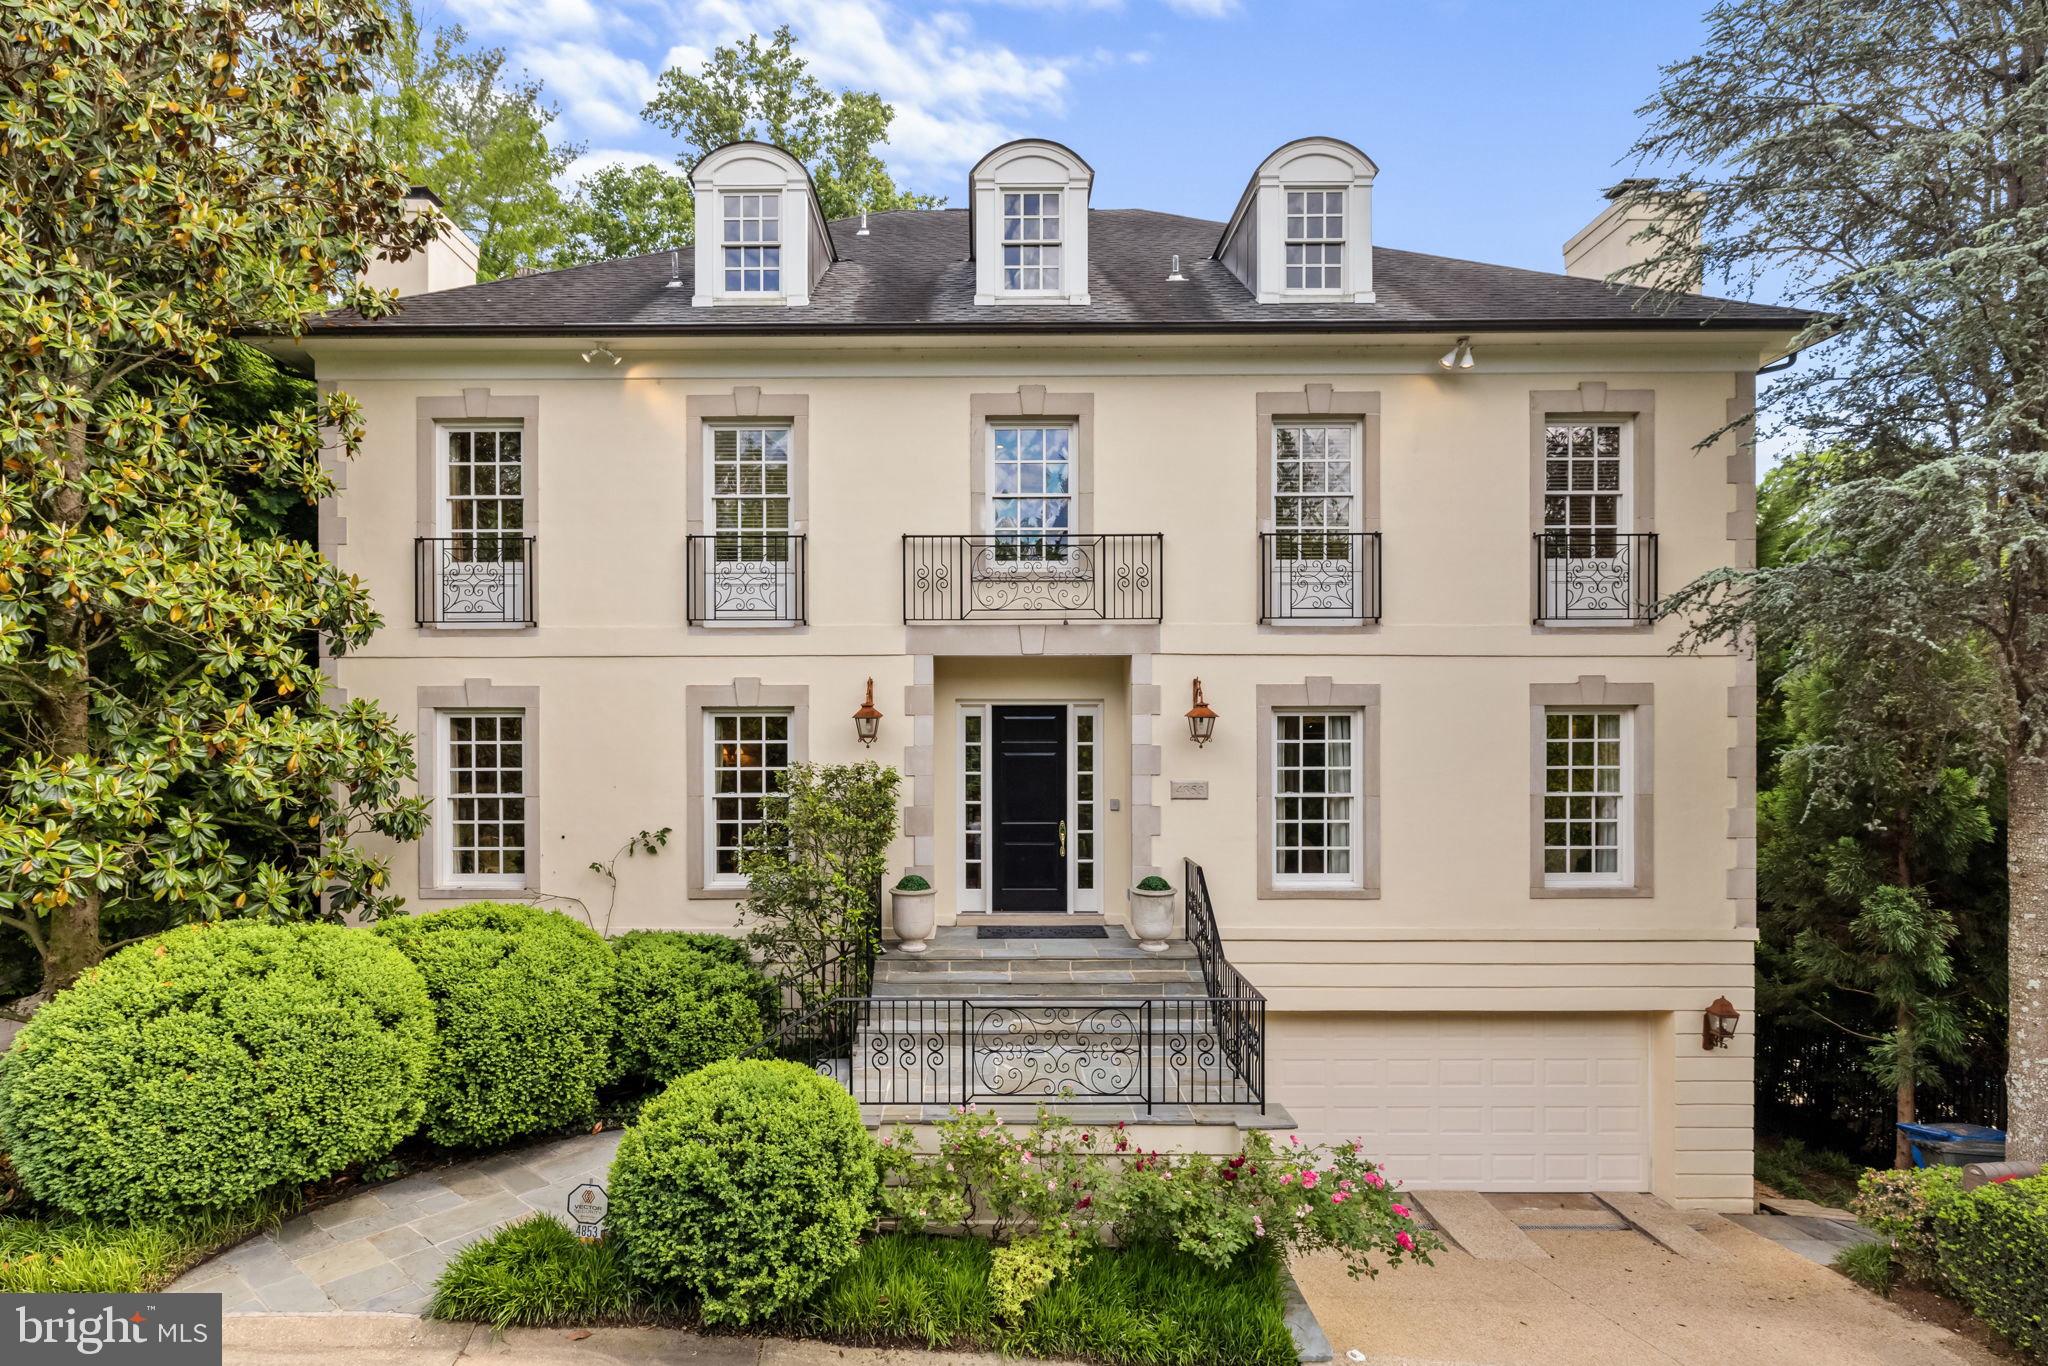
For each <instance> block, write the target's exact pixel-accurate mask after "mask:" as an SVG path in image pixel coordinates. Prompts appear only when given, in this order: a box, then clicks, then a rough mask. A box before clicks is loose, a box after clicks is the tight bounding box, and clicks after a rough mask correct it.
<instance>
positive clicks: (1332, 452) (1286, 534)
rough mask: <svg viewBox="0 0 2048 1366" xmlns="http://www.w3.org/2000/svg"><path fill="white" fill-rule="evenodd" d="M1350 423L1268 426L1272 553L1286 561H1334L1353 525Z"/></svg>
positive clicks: (1354, 443) (1342, 554) (1347, 545)
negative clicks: (1274, 535) (1270, 433)
mask: <svg viewBox="0 0 2048 1366" xmlns="http://www.w3.org/2000/svg"><path fill="white" fill-rule="evenodd" d="M1357 448H1358V429H1357V428H1356V427H1355V426H1353V425H1351V424H1349V423H1335V424H1331V423H1296V422H1286V423H1277V424H1275V426H1274V428H1273V529H1274V531H1276V532H1277V533H1279V534H1278V536H1277V538H1276V543H1275V553H1276V554H1277V555H1278V556H1279V558H1281V559H1285V560H1339V559H1345V558H1347V557H1348V556H1349V554H1350V549H1351V542H1350V537H1349V535H1348V534H1346V533H1348V532H1350V531H1351V530H1352V528H1353V527H1354V526H1356V525H1357V522H1356V520H1355V517H1356V499H1357V492H1356V481H1355V479H1354V477H1353V476H1354V466H1353V453H1354V452H1355V451H1356V450H1357Z"/></svg>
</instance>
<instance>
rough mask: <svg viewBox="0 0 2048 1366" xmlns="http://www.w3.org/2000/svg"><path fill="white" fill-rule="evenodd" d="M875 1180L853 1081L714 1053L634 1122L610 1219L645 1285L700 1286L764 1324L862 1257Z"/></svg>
mask: <svg viewBox="0 0 2048 1366" xmlns="http://www.w3.org/2000/svg"><path fill="white" fill-rule="evenodd" d="M876 1181H877V1177H876V1168H875V1144H874V1140H873V1139H871V1138H869V1137H868V1133H867V1130H866V1129H865V1128H864V1127H863V1126H862V1125H861V1119H860V1107H859V1106H858V1105H856V1104H855V1103H854V1100H853V1097H852V1096H850V1095H848V1094H847V1092H846V1088H845V1087H843V1086H840V1085H839V1084H837V1083H835V1082H832V1081H829V1080H827V1079H826V1078H824V1077H821V1076H819V1075H817V1074H816V1073H815V1072H812V1071H810V1070H809V1069H808V1068H804V1067H799V1066H797V1065H796V1064H794V1063H786V1062H737V1061H736V1062H721V1063H713V1064H712V1065H711V1066H709V1067H706V1068H704V1069H703V1070H701V1071H697V1072H692V1073H691V1074H690V1075H688V1076H686V1077H684V1078H683V1079H682V1080H680V1081H678V1082H676V1083H675V1084H674V1085H673V1086H671V1087H669V1088H668V1090H666V1091H664V1092H662V1094H661V1095H659V1096H657V1097H655V1099H653V1100H652V1101H650V1102H648V1104H647V1108H646V1109H644V1110H642V1111H641V1112H640V1120H639V1122H638V1123H637V1124H635V1125H634V1126H633V1127H632V1128H631V1129H629V1130H627V1131H626V1136H625V1138H624V1139H622V1140H621V1141H620V1143H619V1152H618V1156H617V1157H616V1158H615V1159H614V1160H613V1163H612V1170H611V1179H610V1183H609V1186H608V1190H609V1193H610V1195H611V1221H610V1222H611V1229H612V1232H613V1233H614V1234H616V1235H617V1237H618V1239H619V1242H620V1244H621V1254H622V1255H623V1257H624V1258H625V1261H626V1265H627V1266H628V1267H629V1268H630V1269H631V1270H632V1272H633V1273H634V1275H635V1276H637V1277H638V1278H639V1279H640V1280H641V1281H642V1282H644V1283H645V1284H647V1285H649V1286H652V1287H654V1288H655V1289H656V1290H657V1291H666V1292H671V1293H674V1292H683V1293H688V1294H693V1295H696V1296H698V1297H700V1299H701V1301H702V1305H703V1315H704V1319H705V1321H706V1322H707V1323H738V1324H747V1323H754V1322H758V1321H759V1320H762V1319H764V1318H768V1317H772V1316H773V1315H775V1314H777V1313H779V1312H781V1311H783V1310H786V1309H789V1308H792V1307H794V1306H796V1305H798V1304H801V1303H802V1302H803V1301H804V1300H806V1299H808V1298H809V1297H810V1296H811V1295H812V1294H813V1293H814V1292H816V1290H817V1289H818V1287H820V1286H822V1285H823V1284H825V1282H826V1281H827V1280H829V1279H831V1277H832V1274H833V1273H834V1272H836V1271H838V1270H839V1269H840V1268H841V1267H844V1266H846V1265H847V1264H849V1263H850V1262H852V1261H853V1259H854V1257H855V1256H856V1255H857V1254H858V1252H859V1247H860V1237H861V1234H862V1233H864V1232H866V1231H867V1229H868V1228H869V1226H870V1225H871V1224H872V1222H873V1213H872V1206H873V1203H874V1197H875V1190H876Z"/></svg>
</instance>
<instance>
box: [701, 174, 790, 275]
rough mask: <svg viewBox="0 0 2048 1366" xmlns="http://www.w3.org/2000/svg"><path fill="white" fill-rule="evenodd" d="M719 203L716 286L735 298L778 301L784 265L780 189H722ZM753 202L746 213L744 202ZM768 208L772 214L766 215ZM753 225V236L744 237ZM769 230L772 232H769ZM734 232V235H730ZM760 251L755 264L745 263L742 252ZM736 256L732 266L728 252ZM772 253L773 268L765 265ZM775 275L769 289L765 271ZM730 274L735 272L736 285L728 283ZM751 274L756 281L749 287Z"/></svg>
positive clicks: (745, 203) (767, 264)
mask: <svg viewBox="0 0 2048 1366" xmlns="http://www.w3.org/2000/svg"><path fill="white" fill-rule="evenodd" d="M720 193H721V196H722V197H721V198H720V200H719V206H718V207H719V233H718V251H719V283H720V284H721V285H723V286H724V289H723V291H722V292H723V293H725V294H727V295H730V296H733V297H736V298H750V299H779V298H781V297H782V295H783V293H784V289H783V283H782V272H783V270H784V269H786V265H787V263H786V262H785V261H784V260H783V256H782V248H783V241H782V191H780V190H724V191H721V192H720ZM749 200H753V201H754V212H753V213H751V214H750V213H748V212H747V211H746V209H747V201H749ZM771 207H772V213H771V212H770V210H771ZM750 223H751V224H753V225H755V230H756V235H755V236H753V237H748V236H747V235H746V231H747V225H748V224H750ZM771 229H772V231H771ZM735 231H737V233H738V234H739V235H738V236H734V235H733V234H734V232H735ZM756 250H758V251H760V252H761V253H762V255H761V261H760V263H759V264H758V265H752V266H749V265H747V264H746V253H747V252H749V251H756ZM734 251H737V252H739V253H740V261H741V264H740V265H738V266H734V265H732V264H731V262H730V258H729V255H728V253H730V252H734ZM771 251H772V252H774V253H775V261H774V264H773V265H770V264H769V262H768V255H767V253H769V252H771ZM771 270H772V271H774V272H775V284H774V287H773V288H770V287H769V285H768V283H767V281H768V272H769V271H771ZM734 271H737V272H738V273H739V277H740V282H739V283H738V284H737V285H735V284H734V283H732V274H733V272H734ZM749 273H752V274H753V275H754V276H755V277H756V278H757V279H758V281H759V283H757V284H755V285H754V286H752V287H751V288H750V287H749V286H748V284H747V276H748V274H749Z"/></svg>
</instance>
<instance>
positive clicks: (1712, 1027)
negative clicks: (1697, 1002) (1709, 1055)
mask: <svg viewBox="0 0 2048 1366" xmlns="http://www.w3.org/2000/svg"><path fill="white" fill-rule="evenodd" d="M1741 1019H1742V1012H1741V1011H1739V1010H1737V1009H1736V1008H1735V1006H1734V1004H1733V1003H1732V1002H1730V1001H1729V999H1728V998H1727V997H1726V996H1716V997H1715V998H1714V1003H1713V1004H1712V1005H1710V1006H1708V1007H1707V1008H1706V1011H1705V1013H1704V1014H1703V1015H1702V1016H1701V1018H1700V1047H1701V1048H1704V1049H1706V1050H1708V1051H1709V1052H1711V1051H1713V1050H1714V1049H1716V1048H1726V1047H1727V1046H1728V1041H1729V1040H1730V1039H1732V1038H1734V1037H1735V1025H1736V1023H1737V1022H1738V1021H1739V1020H1741Z"/></svg>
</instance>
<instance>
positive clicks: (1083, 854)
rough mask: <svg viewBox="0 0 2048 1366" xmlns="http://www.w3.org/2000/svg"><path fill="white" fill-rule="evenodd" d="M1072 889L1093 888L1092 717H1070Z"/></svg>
mask: <svg viewBox="0 0 2048 1366" xmlns="http://www.w3.org/2000/svg"><path fill="white" fill-rule="evenodd" d="M1074 886H1075V887H1076V888H1077V889H1078V890H1080V891H1084V892H1085V891H1088V890H1090V889H1092V888H1093V887H1094V886H1095V713H1094V712H1092V711H1085V710H1083V711H1076V712H1075V713H1074Z"/></svg>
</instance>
